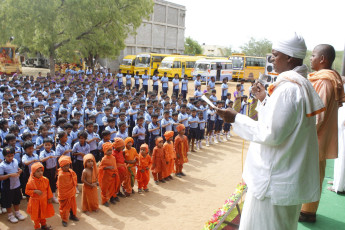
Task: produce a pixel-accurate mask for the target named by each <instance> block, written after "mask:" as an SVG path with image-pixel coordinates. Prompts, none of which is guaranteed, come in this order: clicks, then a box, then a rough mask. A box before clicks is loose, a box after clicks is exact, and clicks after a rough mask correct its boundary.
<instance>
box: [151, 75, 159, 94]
mask: <svg viewBox="0 0 345 230" xmlns="http://www.w3.org/2000/svg"><path fill="white" fill-rule="evenodd" d="M158 80H159V77H158V76H155V75H154V76H152V81H153V90H154V91H156V92H157V93H158V89H159V84H158Z"/></svg>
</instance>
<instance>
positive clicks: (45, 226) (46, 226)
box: [41, 225, 53, 230]
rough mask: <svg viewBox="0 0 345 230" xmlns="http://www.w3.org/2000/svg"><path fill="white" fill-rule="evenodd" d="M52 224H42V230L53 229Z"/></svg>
mask: <svg viewBox="0 0 345 230" xmlns="http://www.w3.org/2000/svg"><path fill="white" fill-rule="evenodd" d="M52 229H53V228H52V226H50V225H44V226H41V230H52Z"/></svg>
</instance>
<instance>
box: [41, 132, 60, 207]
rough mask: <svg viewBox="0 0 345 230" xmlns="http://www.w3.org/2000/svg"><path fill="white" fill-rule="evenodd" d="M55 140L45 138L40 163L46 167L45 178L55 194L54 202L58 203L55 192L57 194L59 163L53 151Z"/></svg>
mask: <svg viewBox="0 0 345 230" xmlns="http://www.w3.org/2000/svg"><path fill="white" fill-rule="evenodd" d="M53 144H54V142H53V140H52V139H50V138H44V139H43V148H44V149H43V151H41V152H40V155H39V157H40V161H41V162H42V163H43V165H44V172H43V176H45V177H46V178H48V180H49V184H50V189H51V190H52V193H53V202H54V203H56V204H57V203H58V200H57V198H56V195H55V192H56V170H57V161H56V158H57V157H58V156H57V155H56V154H55V151H54V150H52V148H53Z"/></svg>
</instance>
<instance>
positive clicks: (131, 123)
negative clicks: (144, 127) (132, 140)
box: [128, 108, 138, 136]
mask: <svg viewBox="0 0 345 230" xmlns="http://www.w3.org/2000/svg"><path fill="white" fill-rule="evenodd" d="M129 113H135V114H133V115H129ZM128 115H129V130H128V134H129V136H132V130H133V128H134V126H135V121H136V120H137V116H138V110H137V109H132V108H130V109H129V110H128Z"/></svg>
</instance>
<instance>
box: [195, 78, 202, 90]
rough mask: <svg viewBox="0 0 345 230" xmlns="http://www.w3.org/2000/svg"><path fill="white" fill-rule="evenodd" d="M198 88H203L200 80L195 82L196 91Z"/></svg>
mask: <svg viewBox="0 0 345 230" xmlns="http://www.w3.org/2000/svg"><path fill="white" fill-rule="evenodd" d="M198 86H201V82H200V80H195V81H194V88H195V90H196V89H197V88H198Z"/></svg>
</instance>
